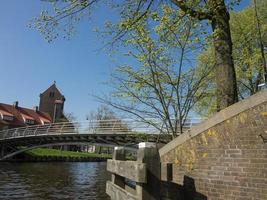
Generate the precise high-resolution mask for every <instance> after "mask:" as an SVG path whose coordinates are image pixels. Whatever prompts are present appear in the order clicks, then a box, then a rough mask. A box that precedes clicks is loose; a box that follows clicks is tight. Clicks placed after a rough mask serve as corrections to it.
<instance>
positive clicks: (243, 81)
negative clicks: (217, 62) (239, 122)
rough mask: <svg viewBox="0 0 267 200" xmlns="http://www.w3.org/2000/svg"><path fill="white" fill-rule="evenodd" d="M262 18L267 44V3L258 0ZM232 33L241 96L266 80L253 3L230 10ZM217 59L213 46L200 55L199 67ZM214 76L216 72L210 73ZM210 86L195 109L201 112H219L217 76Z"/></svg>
mask: <svg viewBox="0 0 267 200" xmlns="http://www.w3.org/2000/svg"><path fill="white" fill-rule="evenodd" d="M258 7H259V8H260V9H259V19H260V22H261V23H260V24H261V27H260V28H261V30H262V33H263V34H262V35H263V42H264V44H266V46H267V37H266V35H267V23H266V22H267V14H266V10H267V3H266V2H264V1H261V2H259V6H258ZM230 26H231V35H232V41H233V58H234V63H235V69H236V76H237V84H238V95H239V98H240V99H243V98H245V97H247V96H250V95H252V94H254V93H255V92H257V90H258V84H259V83H262V82H263V71H264V70H263V66H262V64H261V53H260V49H259V46H258V38H257V34H258V33H257V30H256V23H255V13H254V9H253V6H250V7H248V8H246V9H244V10H242V11H239V12H232V13H231V21H230ZM211 63H214V56H213V50H212V48H211V47H210V48H209V49H208V50H207V51H203V52H202V53H201V55H200V56H199V57H198V67H199V68H200V69H203V68H204V67H206V65H210V64H211ZM210 76H213V77H214V72H213V73H212V74H211V75H210ZM210 80H213V83H212V84H211V85H210V86H209V87H208V88H209V90H208V93H209V95H207V98H205V99H203V100H202V101H200V102H199V103H198V104H197V107H196V111H197V112H198V113H199V114H200V115H202V116H210V115H211V114H213V113H214V112H216V106H215V105H216V99H215V98H214V96H215V95H216V84H215V78H211V79H210Z"/></svg>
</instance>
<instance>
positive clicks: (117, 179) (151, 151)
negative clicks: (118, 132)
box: [106, 143, 160, 200]
mask: <svg viewBox="0 0 267 200" xmlns="http://www.w3.org/2000/svg"><path fill="white" fill-rule="evenodd" d="M159 159H160V158H159V154H158V150H157V148H156V145H155V144H154V143H140V144H139V149H138V151H137V160H136V161H126V157H125V149H124V148H122V147H116V148H115V150H114V153H113V159H112V160H108V162H107V170H108V171H109V172H111V174H112V175H111V181H107V185H106V193H107V194H108V195H109V196H110V197H111V200H156V199H159V198H160V191H159V188H160V187H159V186H160V162H159Z"/></svg>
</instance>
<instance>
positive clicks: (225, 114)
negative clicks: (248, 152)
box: [159, 90, 267, 156]
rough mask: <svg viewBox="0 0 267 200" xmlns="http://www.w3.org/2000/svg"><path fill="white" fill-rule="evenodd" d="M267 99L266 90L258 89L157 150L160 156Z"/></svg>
mask: <svg viewBox="0 0 267 200" xmlns="http://www.w3.org/2000/svg"><path fill="white" fill-rule="evenodd" d="M266 101H267V91H266V90H265V91H260V92H258V93H256V94H254V95H252V96H250V97H248V98H246V99H244V100H242V101H239V102H237V103H235V104H233V105H231V106H229V107H227V108H225V109H223V110H221V111H220V112H218V113H216V114H214V115H213V116H212V117H210V118H209V119H207V120H206V121H204V122H202V123H200V124H199V125H196V126H194V127H192V129H191V131H190V132H188V133H184V134H182V135H180V136H178V137H177V138H175V139H174V140H172V141H171V142H169V143H168V144H166V145H165V146H163V147H162V148H161V149H160V150H159V154H160V156H163V155H164V154H166V153H168V152H169V151H171V150H172V149H174V148H176V147H177V146H179V145H181V144H183V143H184V142H186V141H187V140H189V139H191V138H193V137H195V136H197V135H198V134H200V133H202V132H204V131H206V130H208V129H209V128H212V127H214V126H215V125H217V124H219V123H222V122H224V121H226V120H228V119H230V118H232V117H234V116H236V115H238V114H240V113H242V112H244V111H246V110H248V109H251V108H253V107H255V106H258V105H260V104H262V103H265V102H266Z"/></svg>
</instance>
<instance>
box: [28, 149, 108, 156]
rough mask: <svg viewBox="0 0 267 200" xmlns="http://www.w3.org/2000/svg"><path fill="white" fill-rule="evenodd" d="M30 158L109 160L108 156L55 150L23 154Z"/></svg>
mask: <svg viewBox="0 0 267 200" xmlns="http://www.w3.org/2000/svg"><path fill="white" fill-rule="evenodd" d="M25 153H26V154H29V155H31V156H38V157H42V156H55V157H59V156H60V157H87V158H111V157H112V156H111V155H109V154H97V153H85V152H74V151H61V150H57V149H47V148H36V149H32V150H29V151H26V152H25Z"/></svg>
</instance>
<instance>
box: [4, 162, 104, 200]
mask: <svg viewBox="0 0 267 200" xmlns="http://www.w3.org/2000/svg"><path fill="white" fill-rule="evenodd" d="M105 169H106V163H63V162H60V163H0V199H8V200H10V199H32V200H33V199H34V200H39V199H40V200H42V199H43V200H48V199H90V200H95V199H96V200H107V199H108V197H107V195H106V194H105V182H106V180H107V179H108V178H109V175H108V173H107V172H106V170H105Z"/></svg>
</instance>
